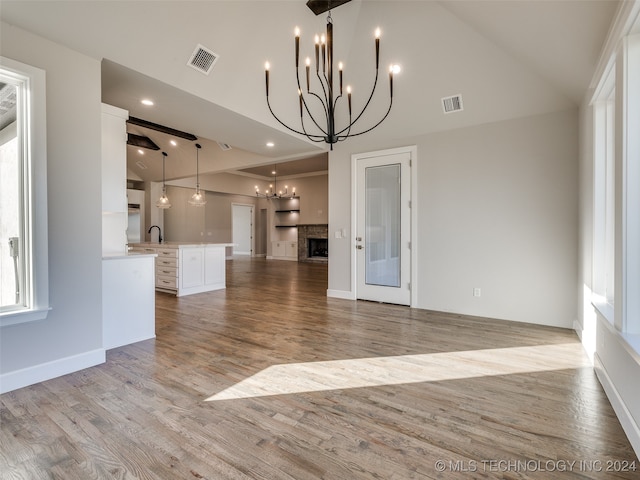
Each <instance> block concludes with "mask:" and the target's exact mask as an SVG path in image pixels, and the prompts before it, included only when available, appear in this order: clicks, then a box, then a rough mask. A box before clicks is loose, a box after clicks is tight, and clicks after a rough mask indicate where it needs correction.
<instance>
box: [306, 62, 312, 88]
mask: <svg viewBox="0 0 640 480" xmlns="http://www.w3.org/2000/svg"><path fill="white" fill-rule="evenodd" d="M305 63H306V69H307V93H309V92H310V91H311V88H310V87H309V85H310V84H309V68H310V67H311V59H310V58H309V57H307V60H306V62H305Z"/></svg>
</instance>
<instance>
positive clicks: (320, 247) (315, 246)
mask: <svg viewBox="0 0 640 480" xmlns="http://www.w3.org/2000/svg"><path fill="white" fill-rule="evenodd" d="M307 258H329V239H327V238H309V237H307Z"/></svg>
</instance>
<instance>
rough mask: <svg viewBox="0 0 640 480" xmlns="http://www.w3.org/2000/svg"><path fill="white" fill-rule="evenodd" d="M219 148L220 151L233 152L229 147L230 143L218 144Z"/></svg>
mask: <svg viewBox="0 0 640 480" xmlns="http://www.w3.org/2000/svg"><path fill="white" fill-rule="evenodd" d="M218 146H219V147H220V150H224V151H227V150H231V145H229V144H228V143H222V142H218Z"/></svg>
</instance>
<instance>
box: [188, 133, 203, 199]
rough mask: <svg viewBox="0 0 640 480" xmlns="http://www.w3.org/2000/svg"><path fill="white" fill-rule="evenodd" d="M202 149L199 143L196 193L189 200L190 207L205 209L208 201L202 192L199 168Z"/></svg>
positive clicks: (197, 149)
mask: <svg viewBox="0 0 640 480" xmlns="http://www.w3.org/2000/svg"><path fill="white" fill-rule="evenodd" d="M201 148H202V147H201V146H200V144H199V143H196V193H194V194H193V195H191V200H189V205H193V206H194V207H203V206H204V205H205V204H206V203H207V201H206V200H205V198H204V192H203V191H201V190H200V172H199V167H198V164H199V162H198V151H199V150H200V149H201Z"/></svg>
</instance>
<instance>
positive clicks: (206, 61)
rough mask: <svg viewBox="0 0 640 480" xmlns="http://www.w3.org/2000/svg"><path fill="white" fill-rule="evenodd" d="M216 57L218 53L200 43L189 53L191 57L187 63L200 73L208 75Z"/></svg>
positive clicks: (216, 59)
mask: <svg viewBox="0 0 640 480" xmlns="http://www.w3.org/2000/svg"><path fill="white" fill-rule="evenodd" d="M218 58H219V56H218V54H216V53H213V52H212V51H211V50H209V49H208V48H206V47H203V46H202V45H198V46H197V47H196V49H195V50H194V51H193V53H192V54H191V58H190V59H189V61H188V62H187V65H189V66H190V67H191V68H194V69H196V70H198V71H199V72H201V73H204V74H205V75H209V73H211V70H213V66H214V65H215V63H216V62H217V61H218Z"/></svg>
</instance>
